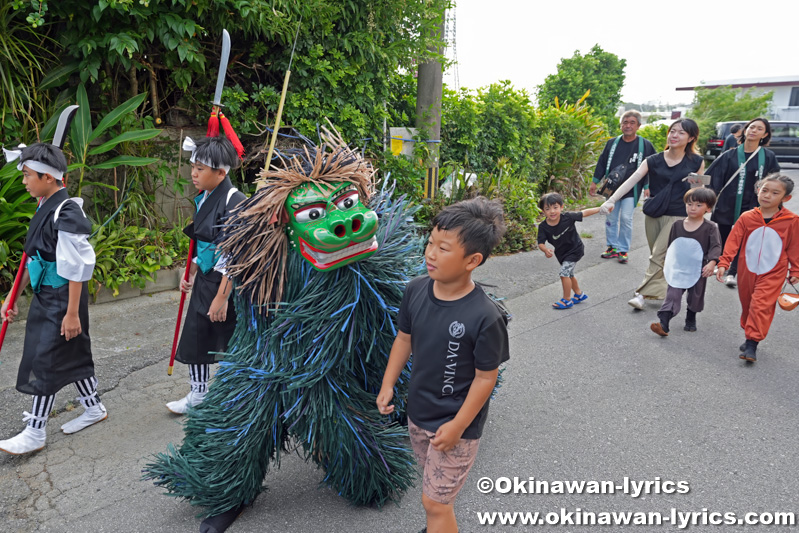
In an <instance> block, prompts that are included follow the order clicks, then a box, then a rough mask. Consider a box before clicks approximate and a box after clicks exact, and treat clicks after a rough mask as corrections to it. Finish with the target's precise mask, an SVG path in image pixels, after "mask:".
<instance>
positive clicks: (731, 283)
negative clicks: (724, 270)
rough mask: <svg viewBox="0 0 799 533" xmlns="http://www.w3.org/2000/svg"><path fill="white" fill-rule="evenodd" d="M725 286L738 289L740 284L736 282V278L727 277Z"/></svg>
mask: <svg viewBox="0 0 799 533" xmlns="http://www.w3.org/2000/svg"><path fill="white" fill-rule="evenodd" d="M724 284H725V285H726V286H727V287H736V286H738V282H737V281H736V280H735V276H727V277H726V278H724Z"/></svg>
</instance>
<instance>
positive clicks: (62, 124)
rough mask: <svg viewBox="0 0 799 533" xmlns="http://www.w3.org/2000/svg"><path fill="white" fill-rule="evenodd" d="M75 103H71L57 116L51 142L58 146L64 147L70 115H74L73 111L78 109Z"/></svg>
mask: <svg viewBox="0 0 799 533" xmlns="http://www.w3.org/2000/svg"><path fill="white" fill-rule="evenodd" d="M78 107H80V106H77V105H71V106H69V107H67V108H66V109H64V110H63V111H62V112H61V116H59V117H58V125H57V126H56V127H55V135H53V144H54V145H55V146H58V147H59V148H62V149H63V148H64V143H65V142H66V140H67V130H68V129H69V125H70V123H71V122H72V117H73V116H75V111H77V110H78Z"/></svg>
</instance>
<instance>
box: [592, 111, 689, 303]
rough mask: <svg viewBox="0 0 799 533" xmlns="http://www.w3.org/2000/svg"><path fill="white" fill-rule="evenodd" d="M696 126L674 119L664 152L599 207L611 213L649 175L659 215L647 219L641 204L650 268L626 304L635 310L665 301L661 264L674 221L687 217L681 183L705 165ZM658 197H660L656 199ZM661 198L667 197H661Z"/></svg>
mask: <svg viewBox="0 0 799 533" xmlns="http://www.w3.org/2000/svg"><path fill="white" fill-rule="evenodd" d="M698 137H699V126H697V124H696V122H694V121H693V120H691V119H690V118H680V119H677V120H676V121H675V122H674V123H672V125H671V126H669V130H668V135H667V138H666V142H667V146H666V149H665V150H664V151H663V152H660V153H659V154H655V155H652V156H649V157H647V158H646V159H644V162H643V163H642V164H641V166H640V167H638V170H636V171H635V173H634V174H633V175H632V176H630V178H629V179H628V180H627V181H625V182H624V183H623V184H622V186H621V187H619V189H618V190H617V191H616V192H615V193H614V194H613V196H611V197H610V198H608V200H607V201H606V202H605V203H604V204H602V208H601V210H600V212H601V213H603V214H605V213H609V212H611V211H613V206H614V204H615V203H616V201H617V200H618V199H619V198H622V197H623V196H624V195H625V194H627V191H629V190H630V188H632V187H633V186H635V184H636V183H638V182H639V181H640V180H641V178H643V177H644V176H646V175H647V173H648V174H649V194H650V198H649V200H647V202H656V203H653V204H651V205H656V204H661V205H662V206H663V207H664V209H662V211H663V212H662V213H658V214H657V215H655V216H650V215H647V214H646V212H647V204H646V203H645V204H644V213H645V215H644V229H645V231H646V240H647V242H648V244H649V251H650V254H649V267H648V268H647V270H646V274H645V275H644V279H643V281H642V282H641V284H640V285H639V286H638V288H637V289H636V290H635V296H634V297H633V298H632V299H631V300H630V301H629V302H627V303H628V304H630V305H631V306H633V307H634V308H636V309H643V308H644V299H645V298H646V299H651V300H662V299H664V298H665V297H666V289H667V288H668V285H667V283H666V280H665V278H664V277H663V262H664V260H665V258H666V249H667V248H668V244H669V232H670V231H671V226H672V224H674V221H675V220H679V219H681V218H684V217H686V216H687V215H686V212H685V202H684V201H683V195H684V194H685V192H686V191H688V189H690V188H691V183H690V182H689V181H683V179H684V178H686V177H687V176H688V175H689V174H691V173H692V172H693V173H697V174H701V173H702V171H703V170H704V168H705V161H704V159H702V156H701V155H699V154H698V153H697V151H696V139H697V138H698ZM658 195H661V196H660V197H658ZM662 195H667V196H666V197H663V196H662Z"/></svg>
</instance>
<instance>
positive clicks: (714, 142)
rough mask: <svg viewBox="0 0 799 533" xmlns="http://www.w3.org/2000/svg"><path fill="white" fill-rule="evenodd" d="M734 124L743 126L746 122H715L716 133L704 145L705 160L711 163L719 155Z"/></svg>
mask: <svg viewBox="0 0 799 533" xmlns="http://www.w3.org/2000/svg"><path fill="white" fill-rule="evenodd" d="M734 124H740V125H741V126H743V125H744V124H746V121H745V120H743V121H741V120H732V121H728V122H716V132H715V133H714V134H713V135H712V136H711V137H710V138H709V139H708V140H707V144H706V145H705V159H707V160H708V161H713V160H714V159H716V158H717V157H718V156H720V155H721V149H722V148H723V147H724V141H725V140H726V139H727V136H729V134H730V128H732V126H733V125H734Z"/></svg>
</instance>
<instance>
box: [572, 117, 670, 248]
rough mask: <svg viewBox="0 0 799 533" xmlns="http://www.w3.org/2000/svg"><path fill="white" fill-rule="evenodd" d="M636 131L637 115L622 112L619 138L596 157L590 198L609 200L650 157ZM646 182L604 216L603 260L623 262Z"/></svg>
mask: <svg viewBox="0 0 799 533" xmlns="http://www.w3.org/2000/svg"><path fill="white" fill-rule="evenodd" d="M640 127H641V113H639V112H638V111H634V110H630V111H625V112H624V114H623V115H622V116H621V133H622V134H621V135H619V136H618V137H615V138H613V139H610V140H609V141H608V142H607V144H606V145H605V149H604V150H602V155H600V156H599V161H597V164H596V168H595V169H594V179H593V180H592V181H591V185H590V187H589V189H588V192H589V193H590V194H592V195H594V194H596V193H597V190H599V193H600V194H602V195H603V196H605V197H606V198H609V197H610V196H611V195H612V194H613V192H614V191H615V190H616V189H617V188H618V187H619V185H621V184H622V183H624V182H625V181H626V180H627V178H629V177H630V176H632V174H633V172H635V170H636V169H637V168H638V166H639V165H640V164H641V162H642V161H643V160H644V159H645V158H646V157H648V156H650V155H654V153H655V148H654V147H653V146H652V143H651V142H649V141H647V140H646V139H644V138H643V137H640V136H639V135H638V134H637V131H638V128H640ZM646 182H647V179H646V177H644V179H642V180H641V181H640V182H639V183H638V185H636V186H635V187H633V188H632V189H631V190H630V192H628V193H627V194H626V195H625V196H624V198H622V199H621V200H619V201H618V202H616V208H615V209H614V210H613V211H612V212H611V213H610V214H609V215H608V216H607V221H606V222H605V240H606V244H607V247H608V248H607V250H605V251H604V252H603V253H602V258H603V259H613V258H616V259H618V260H619V263H626V262H627V252H629V251H630V241H631V240H632V237H633V210H635V206H636V204H638V197H639V196H640V195H641V192H642V190H643V188H644V187H645V185H644V184H645V183H646Z"/></svg>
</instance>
